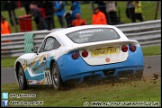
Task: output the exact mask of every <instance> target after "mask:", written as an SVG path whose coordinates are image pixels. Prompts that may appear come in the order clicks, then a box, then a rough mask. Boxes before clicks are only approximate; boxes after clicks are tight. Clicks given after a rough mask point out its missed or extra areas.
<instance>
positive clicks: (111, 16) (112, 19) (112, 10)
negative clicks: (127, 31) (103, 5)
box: [107, 1, 119, 25]
mask: <svg viewBox="0 0 162 108" xmlns="http://www.w3.org/2000/svg"><path fill="white" fill-rule="evenodd" d="M116 5H117V3H116V2H115V1H108V8H107V12H108V21H109V23H108V24H111V25H115V24H119V18H118V16H117V12H116Z"/></svg>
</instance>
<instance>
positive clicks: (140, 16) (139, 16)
mask: <svg viewBox="0 0 162 108" xmlns="http://www.w3.org/2000/svg"><path fill="white" fill-rule="evenodd" d="M135 16H136V19H138V20H140V21H141V22H142V21H143V16H142V13H135Z"/></svg>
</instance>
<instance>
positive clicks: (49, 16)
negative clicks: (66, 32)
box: [43, 1, 55, 30]
mask: <svg viewBox="0 0 162 108" xmlns="http://www.w3.org/2000/svg"><path fill="white" fill-rule="evenodd" d="M43 8H44V9H45V14H46V17H45V21H46V24H47V27H48V30H51V29H53V28H55V23H54V18H53V16H54V9H53V3H52V2H51V1H44V2H43Z"/></svg>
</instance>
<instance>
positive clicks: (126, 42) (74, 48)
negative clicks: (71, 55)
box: [68, 40, 140, 52]
mask: <svg viewBox="0 0 162 108" xmlns="http://www.w3.org/2000/svg"><path fill="white" fill-rule="evenodd" d="M121 44H123V45H124V44H125V45H127V44H132V45H138V46H140V45H139V43H138V41H136V40H113V41H102V42H95V43H88V44H87V43H83V44H76V45H75V46H73V49H71V50H69V51H68V52H71V51H75V50H79V49H84V48H86V47H94V46H98V45H100V46H105V45H121Z"/></svg>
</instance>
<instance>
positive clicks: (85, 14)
mask: <svg viewBox="0 0 162 108" xmlns="http://www.w3.org/2000/svg"><path fill="white" fill-rule="evenodd" d="M68 4H70V3H68ZM95 5H97V4H95ZM155 7H156V1H142V13H143V16H144V19H145V21H148V20H154V14H155ZM65 8H66V11H69V10H70V5H66V7H65ZM118 9H119V10H120V16H121V21H122V22H124V23H131V21H130V19H128V18H127V17H126V14H125V9H126V2H124V1H118V2H117V12H118V13H119V11H118ZM1 14H2V15H3V16H4V17H6V19H7V21H9V16H8V12H7V11H1ZM25 14H26V13H25V10H24V8H21V9H16V16H17V17H19V16H22V15H25ZM81 15H82V18H84V19H85V20H86V22H87V24H91V19H92V9H91V5H90V4H81ZM160 16H161V13H160V9H159V11H158V14H157V19H161V18H160ZM54 21H55V26H56V28H60V27H61V26H60V24H59V22H58V19H57V16H56V14H55V15H54ZM137 22H139V21H137ZM32 26H33V27H32V28H33V30H36V25H35V23H34V21H32ZM17 28H18V31H20V27H19V25H17ZM11 30H12V32H15V28H14V26H12V27H11Z"/></svg>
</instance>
